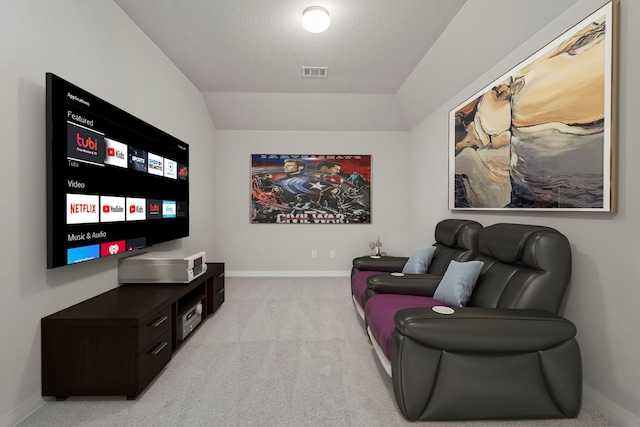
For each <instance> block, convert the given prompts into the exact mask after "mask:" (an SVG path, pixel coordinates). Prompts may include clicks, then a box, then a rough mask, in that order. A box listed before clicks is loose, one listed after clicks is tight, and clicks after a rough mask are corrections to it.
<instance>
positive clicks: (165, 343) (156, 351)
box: [151, 341, 169, 356]
mask: <svg viewBox="0 0 640 427" xmlns="http://www.w3.org/2000/svg"><path fill="white" fill-rule="evenodd" d="M167 344H169V343H168V342H166V341H164V342H161V343H160V345H159V346H158V347H156V349H155V350H153V351H152V352H151V355H152V356H157V355H158V353H160V352H161V351H162V349H163V348H165V347H166V346H167Z"/></svg>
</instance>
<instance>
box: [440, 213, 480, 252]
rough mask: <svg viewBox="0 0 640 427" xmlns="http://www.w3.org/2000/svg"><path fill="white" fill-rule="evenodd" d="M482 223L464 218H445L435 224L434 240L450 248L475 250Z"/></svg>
mask: <svg viewBox="0 0 640 427" xmlns="http://www.w3.org/2000/svg"><path fill="white" fill-rule="evenodd" d="M480 230H482V225H480V224H479V223H478V222H476V221H470V220H465V219H445V220H443V221H440V222H439V223H438V224H437V225H436V231H435V235H436V236H435V237H436V242H437V243H440V244H442V245H445V246H449V247H452V248H455V247H458V248H462V249H471V250H475V249H476V248H477V244H478V243H477V242H478V234H479V233H480Z"/></svg>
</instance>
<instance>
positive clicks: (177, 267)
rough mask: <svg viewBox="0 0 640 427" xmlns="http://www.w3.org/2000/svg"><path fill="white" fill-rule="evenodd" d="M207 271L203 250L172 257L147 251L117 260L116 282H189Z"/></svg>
mask: <svg viewBox="0 0 640 427" xmlns="http://www.w3.org/2000/svg"><path fill="white" fill-rule="evenodd" d="M206 271H207V260H206V253H205V252H198V253H195V254H192V255H188V256H185V257H184V258H183V257H181V256H180V255H178V256H176V257H172V254H170V253H167V252H148V253H145V254H142V255H138V256H133V257H129V258H121V259H120V260H119V261H118V283H166V284H171V283H189V282H191V281H192V280H193V279H195V278H197V277H199V276H201V275H203V274H204V273H205V272H206Z"/></svg>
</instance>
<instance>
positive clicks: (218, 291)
mask: <svg viewBox="0 0 640 427" xmlns="http://www.w3.org/2000/svg"><path fill="white" fill-rule="evenodd" d="M223 293H224V288H222V289H218V290H217V291H216V294H223Z"/></svg>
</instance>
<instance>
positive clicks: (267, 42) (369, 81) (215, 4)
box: [114, 0, 576, 131]
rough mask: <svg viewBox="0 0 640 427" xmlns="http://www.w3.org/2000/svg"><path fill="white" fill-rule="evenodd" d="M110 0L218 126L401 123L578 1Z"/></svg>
mask: <svg viewBox="0 0 640 427" xmlns="http://www.w3.org/2000/svg"><path fill="white" fill-rule="evenodd" d="M114 2H115V3H116V4H118V5H119V6H120V8H121V9H122V10H123V11H124V12H125V13H126V14H127V15H128V16H129V17H130V18H131V19H132V21H133V22H134V23H135V24H136V25H137V26H138V27H139V28H140V29H141V30H142V31H143V32H144V33H145V34H146V35H147V36H148V37H149V39H150V40H151V41H152V42H153V43H155V44H156V45H157V46H158V47H159V49H160V50H161V51H162V52H164V54H165V55H167V57H168V58H169V59H170V60H171V61H172V62H173V63H174V64H176V66H177V67H178V68H179V69H180V70H181V71H182V72H183V73H184V74H185V75H186V76H187V78H189V79H190V80H191V81H192V82H193V83H194V84H195V85H196V87H197V88H198V89H199V90H200V91H201V92H202V93H203V99H204V101H205V104H206V106H207V108H208V109H209V112H210V114H211V117H212V120H213V123H214V126H215V128H216V129H219V130H224V129H229V130H332V131H350V130H354V131H355V130H359V131H396V130H399V131H406V130H409V129H411V128H412V127H414V126H415V125H416V124H418V123H419V122H420V121H421V120H423V119H424V118H425V117H427V116H428V115H429V114H431V113H432V112H433V111H435V110H436V109H438V108H440V107H441V106H442V105H443V103H446V102H447V100H448V99H450V98H451V97H453V96H455V95H456V93H457V92H458V91H460V90H461V88H463V87H464V86H465V85H467V84H469V83H471V82H472V81H474V80H475V79H477V78H478V77H479V76H481V75H482V74H483V73H485V72H486V71H487V70H489V69H490V68H492V67H493V66H494V65H495V64H496V63H497V62H499V61H500V60H501V59H503V58H505V57H506V56H507V55H509V53H510V52H512V51H513V50H514V49H517V48H518V46H520V45H522V44H523V43H525V42H526V41H527V40H528V39H529V38H530V37H531V36H533V35H534V34H536V33H537V32H539V31H540V30H541V29H542V28H543V27H545V26H546V25H547V24H548V23H549V22H551V21H553V20H554V19H555V18H557V17H558V16H559V15H560V14H561V13H562V12H564V11H565V10H566V9H567V8H569V7H570V6H571V5H572V4H574V3H575V2H576V0H317V1H316V0H114ZM313 5H318V6H323V7H325V8H326V9H328V10H329V13H330V14H331V19H332V22H331V26H330V27H329V29H328V30H327V31H326V32H324V33H321V34H311V33H308V32H306V31H305V30H304V29H303V28H302V26H301V23H300V19H301V16H302V11H303V10H304V9H305V8H306V7H308V6H313ZM556 35H557V34H556ZM532 52H533V51H532ZM514 65H515V64H514ZM302 66H326V67H329V73H328V78H326V79H309V78H302V72H301V67H302ZM487 83H488V82H487Z"/></svg>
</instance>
